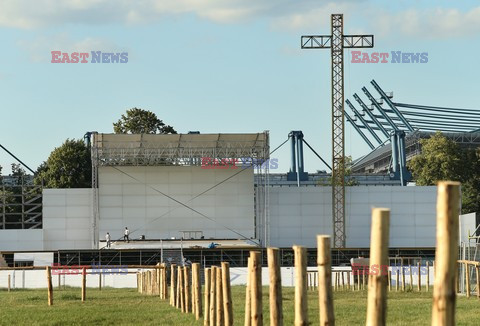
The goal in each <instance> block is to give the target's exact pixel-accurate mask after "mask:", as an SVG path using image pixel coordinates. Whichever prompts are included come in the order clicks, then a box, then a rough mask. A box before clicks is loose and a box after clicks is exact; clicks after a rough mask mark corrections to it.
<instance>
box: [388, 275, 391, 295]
mask: <svg viewBox="0 0 480 326" xmlns="http://www.w3.org/2000/svg"><path fill="white" fill-rule="evenodd" d="M390 291H392V272H391V271H388V292H390Z"/></svg>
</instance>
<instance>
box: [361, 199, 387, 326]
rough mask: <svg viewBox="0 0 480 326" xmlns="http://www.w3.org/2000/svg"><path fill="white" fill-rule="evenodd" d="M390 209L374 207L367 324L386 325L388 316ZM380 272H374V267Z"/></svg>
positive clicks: (371, 325)
mask: <svg viewBox="0 0 480 326" xmlns="http://www.w3.org/2000/svg"><path fill="white" fill-rule="evenodd" d="M389 231H390V210H389V209H385V208H374V209H373V210H372V227H371V236H370V268H369V275H368V302H367V323H366V324H367V325H369V326H376V325H385V324H386V317H387V278H388V276H387V274H388V273H387V269H386V268H387V266H388V238H389ZM374 266H376V267H377V268H378V273H373V272H372V270H373V269H372V267H374Z"/></svg>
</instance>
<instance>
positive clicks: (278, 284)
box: [267, 248, 283, 326]
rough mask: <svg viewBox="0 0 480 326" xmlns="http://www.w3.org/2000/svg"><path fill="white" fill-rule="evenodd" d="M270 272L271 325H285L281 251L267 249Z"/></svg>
mask: <svg viewBox="0 0 480 326" xmlns="http://www.w3.org/2000/svg"><path fill="white" fill-rule="evenodd" d="M267 260H268V273H269V274H270V293H269V294H270V296H269V299H270V325H272V326H283V308H282V276H281V274H280V251H279V249H278V248H268V249H267Z"/></svg>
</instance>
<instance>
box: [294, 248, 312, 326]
mask: <svg viewBox="0 0 480 326" xmlns="http://www.w3.org/2000/svg"><path fill="white" fill-rule="evenodd" d="M293 252H294V254H295V326H305V325H308V312H307V307H308V301H307V248H305V247H302V246H293Z"/></svg>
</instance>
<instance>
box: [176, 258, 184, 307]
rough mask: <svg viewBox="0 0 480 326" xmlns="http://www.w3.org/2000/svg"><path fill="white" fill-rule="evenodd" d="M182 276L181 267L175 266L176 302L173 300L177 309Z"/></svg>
mask: <svg viewBox="0 0 480 326" xmlns="http://www.w3.org/2000/svg"><path fill="white" fill-rule="evenodd" d="M181 275H183V271H182V267H181V266H177V291H176V293H177V294H176V300H175V307H177V308H178V309H180V306H181V304H180V301H181V298H180V297H181V295H180V293H181V292H182V291H181V289H180V278H181V277H180V276H181Z"/></svg>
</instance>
